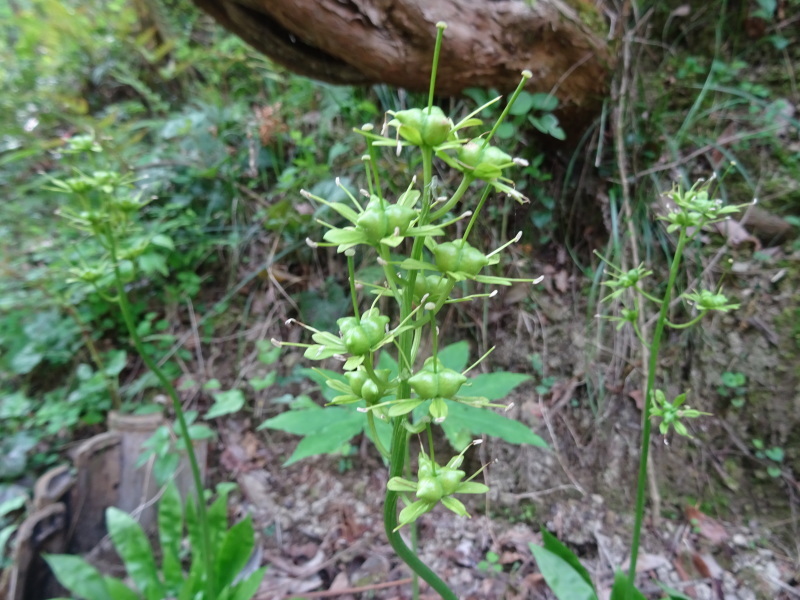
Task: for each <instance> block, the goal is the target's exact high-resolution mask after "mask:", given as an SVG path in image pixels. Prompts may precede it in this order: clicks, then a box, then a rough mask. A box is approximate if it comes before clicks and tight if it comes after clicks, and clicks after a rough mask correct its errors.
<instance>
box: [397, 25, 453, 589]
mask: <svg viewBox="0 0 800 600" xmlns="http://www.w3.org/2000/svg"><path fill="white" fill-rule="evenodd" d="M440 31H441V30H440ZM422 171H423V188H422V210H421V211H420V222H421V223H423V224H427V223H428V219H429V213H430V205H431V189H430V184H431V179H432V176H433V152H432V150H431V149H430V148H424V147H423V148H422ZM422 250H423V239H422V238H421V237H418V238H416V239H415V240H414V244H413V246H412V249H411V257H412V258H414V259H417V260H419V259H420V257H421V256H422ZM416 278H417V271H416V270H412V271H411V272H410V273H409V275H408V282H407V284H406V287H405V289H404V290H403V295H402V299H401V300H402V302H401V304H400V317H401V322H405V321H406V320H407V319H408V318H409V317H410V316H411V314H412V312H413V304H414V283H415V281H416ZM413 346H414V331H412V330H407V331H404V332H403V333H401V334H400V336H399V339H398V351H399V355H400V357H403V356H405V357H407V359H408V364H407V369H411V368H412V367H413V365H414V361H415V358H416V357H415V356H413V354H412V351H413ZM398 364H399V361H398ZM397 397H398V398H410V397H411V386H409V384H408V376H407V375H404V374H403V369H402V368H401V369H400V385H399V386H398V388H397ZM406 419H407V417H406V416H402V417H395V419H394V422H393V426H392V447H391V451H390V460H389V478H390V479H391V478H392V477H401V476H402V475H403V467H404V465H405V462H406V455H407V454H408V432H407V431H406V428H405V422H406ZM397 500H398V493H397V492H394V491H392V490H389V489H387V490H386V498H385V500H384V504H383V525H384V530H385V531H386V537H387V538H388V539H389V544H390V545H391V546H392V549H393V550H394V551H395V553H396V554H397V556H398V557H399V558H400V560H402V561H403V562H404V563H406V564H407V565H408V567H409V568H410V569H411V570H412V571H413V572H414V573H415V574H416V575H418V576H419V577H421V578H422V579H424V580H425V581H426V582H427V583H428V584H429V585H430V586H431V587H432V588H433V589H434V590H435V591H436V592H437V593H438V594H439V595H440V596H441V597H442V598H443V599H444V600H458V598H457V596H456V595H455V594H454V593H453V591H452V590H451V589H450V588H449V587H448V586H447V584H446V583H445V582H444V581H442V580H441V579H440V578H439V576H438V575H436V573H434V572H433V571H432V570H431V568H430V567H428V565H426V564H425V563H424V562H422V560H421V559H420V558H419V557H418V556H417V555H416V554H415V553H414V551H413V550H411V549H410V548H409V547H408V546H407V545H406V543H405V541H403V538H402V536H401V535H400V532H399V531H395V529H396V528H397Z"/></svg>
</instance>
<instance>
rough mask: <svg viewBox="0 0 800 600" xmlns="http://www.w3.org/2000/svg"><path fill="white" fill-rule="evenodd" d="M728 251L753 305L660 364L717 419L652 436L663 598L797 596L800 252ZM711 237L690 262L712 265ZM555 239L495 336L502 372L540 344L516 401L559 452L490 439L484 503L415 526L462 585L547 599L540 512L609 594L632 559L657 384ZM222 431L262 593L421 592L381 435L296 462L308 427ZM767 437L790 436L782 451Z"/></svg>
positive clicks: (687, 338) (500, 315)
mask: <svg viewBox="0 0 800 600" xmlns="http://www.w3.org/2000/svg"><path fill="white" fill-rule="evenodd" d="M728 251H729V253H730V255H731V256H732V257H733V259H734V262H733V263H732V266H731V267H730V273H731V275H730V276H729V277H728V278H727V280H726V284H725V288H726V292H727V293H729V294H731V295H733V296H735V297H737V298H738V299H739V300H740V301H741V303H742V308H741V309H740V310H739V311H736V312H733V313H731V314H730V315H722V316H719V317H714V318H710V319H709V320H708V321H707V322H705V323H704V325H703V327H702V328H700V329H698V330H696V332H695V334H693V335H676V336H674V337H670V338H669V339H668V340H667V341H666V343H665V347H664V352H663V360H662V364H661V365H660V366H661V369H662V373H663V374H668V376H666V377H665V379H666V380H667V381H669V382H670V387H669V390H670V391H671V392H674V393H680V391H686V390H690V401H689V402H690V404H691V405H692V407H694V408H697V409H700V410H703V411H706V412H708V413H711V415H710V416H707V417H702V418H700V419H697V420H696V421H693V422H692V430H691V433H692V435H693V437H692V438H691V439H688V438H682V437H679V436H670V437H668V438H663V437H661V436H656V439H655V441H654V442H653V445H652V458H653V460H652V465H651V471H652V473H653V479H652V481H651V486H650V490H651V498H652V493H653V491H654V490H657V497H656V499H655V501H652V500H651V503H650V511H649V516H648V519H647V521H646V532H645V537H644V544H643V550H642V553H641V554H640V559H639V571H640V574H639V576H640V582H641V587H642V589H643V590H645V591H646V592H648V596H649V597H652V598H660V597H662V594H660V591H661V588H659V585H660V584H664V585H667V586H669V587H671V588H672V589H673V590H679V591H681V592H682V593H684V594H685V595H686V597H687V598H693V599H709V600H712V599H713V600H717V599H719V600H722V599H725V600H732V599H741V600H750V599H764V600H766V599H778V598H796V597H798V596H800V562H798V556H800V554H799V553H800V547H799V546H798V540H800V533H799V531H798V529H799V528H800V524H799V523H798V515H797V508H798V494H799V493H800V488H798V483H797V480H796V479H795V473H797V472H798V470H799V469H800V462H799V461H800V455H798V448H800V443H798V442H800V439H798V438H799V437H800V427H798V425H800V423H798V421H799V420H800V418H799V417H798V414H800V411H798V408H800V407H799V406H798V403H800V396H798V368H797V365H798V358H797V355H798V333H799V331H798V327H799V326H798V318H797V317H798V315H797V312H796V311H797V305H796V290H797V286H798V283H799V282H800V268H799V267H800V253H798V252H797V251H794V252H793V253H792V252H791V251H790V250H787V249H785V248H781V247H779V246H776V247H773V248H762V249H761V250H760V251H759V255H757V256H754V252H753V249H752V248H740V249H728ZM716 252H718V250H716V251H715V252H711V253H708V255H706V253H705V252H702V253H700V254H698V255H696V256H695V258H696V259H697V260H698V261H700V262H703V263H704V264H705V265H706V266H708V265H709V264H711V265H712V267H711V269H710V270H711V271H713V270H714V267H713V262H712V261H711V258H712V257H713V256H714V254H715V253H716ZM560 254H561V253H558V252H556V253H554V255H553V257H554V260H553V262H552V263H551V264H536V265H535V266H534V269H538V270H539V272H543V273H546V274H547V275H548V279H547V280H546V281H545V283H544V284H543V286H544V289H543V290H538V293H536V294H535V298H536V301H535V302H534V303H531V302H528V301H527V299H526V297H525V294H522V293H518V291H517V290H514V289H513V288H512V290H511V291H509V292H507V293H506V294H505V295H503V296H502V297H501V298H500V299H499V300H498V301H499V302H500V303H501V306H502V307H503V308H502V310H497V311H495V310H493V311H492V314H493V315H495V318H494V319H493V320H492V321H491V322H490V323H489V336H490V337H491V339H492V340H493V343H495V344H496V345H497V347H498V348H497V350H496V352H495V353H494V354H493V355H492V363H491V368H493V369H497V370H499V369H502V370H507V371H524V372H530V371H531V356H533V355H538V356H539V357H541V365H540V367H539V369H540V373H539V376H538V378H537V380H536V381H533V382H531V383H529V384H526V385H524V386H521V387H520V388H518V389H517V390H515V391H514V392H513V394H512V397H511V398H509V400H510V401H513V402H514V406H515V409H514V415H515V417H516V418H518V419H520V420H522V421H523V422H525V423H526V424H528V425H530V426H531V427H532V428H533V429H534V430H535V431H536V432H537V433H539V434H540V435H541V436H542V437H543V438H544V439H545V440H547V442H548V443H549V444H550V446H551V449H550V450H543V449H539V448H534V447H525V446H512V445H509V444H506V443H504V442H502V441H497V440H495V439H491V440H488V441H487V443H485V444H483V445H482V446H480V451H479V452H476V453H475V454H476V456H475V457H474V459H473V462H474V465H473V466H474V467H477V466H479V465H480V464H486V463H490V467H489V468H488V469H487V471H486V475H485V477H486V481H487V483H488V484H489V485H490V487H491V492H490V494H489V496H488V497H487V498H486V499H485V500H484V499H478V500H473V501H472V502H471V503H468V508H469V510H470V512H471V514H472V515H473V518H472V519H470V520H466V519H462V518H459V517H456V516H455V515H453V514H452V513H449V512H448V511H444V510H441V509H440V508H439V509H436V510H435V511H434V512H433V513H430V514H427V515H425V516H424V517H423V518H422V519H421V520H420V522H419V540H420V541H419V547H420V551H421V554H422V557H423V558H424V559H425V560H426V561H427V562H428V563H429V564H430V565H431V566H432V567H433V568H434V570H435V571H436V572H437V573H439V574H440V575H441V576H442V577H443V578H444V579H445V580H446V581H447V582H448V583H449V584H450V585H451V586H453V587H454V589H456V591H457V593H458V594H459V597H460V598H463V599H464V600H468V599H493V598H498V599H499V598H507V599H509V600H511V599H523V598H531V599H533V598H548V597H550V596H548V594H549V592H547V591H546V587H545V585H544V583H543V581H542V579H541V575H540V574H538V571H537V570H536V568H535V565H534V563H533V559H532V555H531V551H530V549H529V546H528V545H529V544H530V543H531V542H533V543H538V542H540V534H539V533H538V531H539V530H540V528H541V527H546V528H547V529H548V530H549V531H551V532H553V533H555V534H556V535H557V536H558V537H559V539H561V540H562V541H564V542H565V543H567V544H568V545H569V546H570V547H571V548H573V549H574V550H576V551H577V552H578V554H579V555H580V556H581V558H582V559H585V560H587V561H588V564H589V565H590V569H591V571H592V574H593V576H594V577H595V580H596V581H598V582H599V585H598V589H599V590H601V591H602V592H603V593H605V596H602V595H601V598H603V597H605V598H607V597H608V593H609V590H610V587H611V584H612V583H613V573H614V571H615V570H616V569H618V568H620V566H622V565H624V563H625V561H626V560H627V559H628V556H626V552H627V551H628V550H627V548H628V545H629V538H630V531H631V529H632V517H631V515H632V506H633V501H634V496H635V487H636V469H637V459H638V446H639V440H638V435H639V431H640V420H641V412H640V407H639V406H638V405H637V400H640V399H641V395H642V392H641V391H640V388H639V386H640V385H641V382H640V381H639V379H638V376H637V375H636V374H635V371H636V369H637V367H638V365H637V364H636V363H635V359H631V360H632V361H633V362H632V363H631V364H629V363H628V362H627V361H628V359H626V358H625V357H626V356H632V355H635V352H636V348H635V347H632V346H630V344H632V343H633V341H632V340H627V339H625V336H621V335H619V334H618V333H616V332H615V331H614V328H613V327H610V326H609V327H606V328H601V323H602V322H601V321H599V320H597V319H594V318H592V317H593V315H594V312H595V310H596V307H592V306H587V300H586V294H585V293H584V292H585V288H587V287H589V286H591V282H590V281H588V280H586V279H584V278H583V276H582V275H580V274H579V273H577V272H575V271H574V270H571V269H570V267H569V266H568V265H567V263H566V261H565V260H561V261H559V255H560ZM561 258H562V259H563V256H562V257H561ZM266 304H267V305H269V301H266ZM462 310H463V309H462ZM477 310H479V309H477ZM466 320H469V316H467V317H466ZM273 327H274V330H273V331H271V328H270V327H264V328H260V330H259V331H258V333H257V335H259V336H262V337H267V338H269V337H270V336H273V335H275V336H276V337H277V336H279V335H280V334H281V329H282V324H280V323H279V322H278V320H277V319H276V320H275V321H274V324H273ZM626 344H627V345H629V346H628V347H625V346H626ZM478 345H479V346H480V344H479V343H478ZM297 358H299V357H292V356H289V357H287V363H288V364H292V363H293V362H294V361H295V359H297ZM218 367H219V365H218ZM723 373H740V374H741V375H743V376H744V378H745V381H746V384H743V385H742V386H741V388H742V389H739V390H738V391H737V394H738V396H737V397H741V399H743V402H742V403H740V402H739V401H738V400H737V401H736V402H734V403H733V404H732V402H731V401H732V398H731V396H730V394H729V392H730V390H728V389H726V387H725V385H723V380H722V376H723ZM543 384H544V387H542V386H543ZM734 404H738V405H739V406H738V407H737V406H734ZM267 410H275V409H274V407H273V408H272V409H270V408H268V409H267ZM264 416H269V415H264ZM220 433H221V439H220V444H219V451H220V452H221V454H219V471H218V472H217V475H218V476H219V478H221V479H223V480H226V479H230V480H235V481H237V482H238V483H239V486H240V492H241V507H240V510H241V512H242V513H251V514H254V515H255V516H256V521H257V522H258V523H259V524H260V526H261V530H262V531H263V532H264V533H265V535H264V536H263V538H262V549H263V561H264V562H265V563H268V564H270V565H271V566H270V569H269V571H268V574H267V577H266V580H265V582H264V585H263V586H262V592H261V593H260V595H259V596H258V597H259V598H261V599H263V600H267V599H269V600H273V599H274V600H277V599H279V598H320V597H335V598H354V599H355V598H386V599H390V598H391V599H394V598H409V597H410V589H411V587H410V584H409V583H408V580H407V578H408V576H409V572H408V570H407V568H405V567H404V566H403V565H402V564H401V563H399V561H398V560H397V559H396V558H395V557H394V556H393V552H392V550H391V548H390V547H389V545H388V543H387V542H386V537H385V535H384V533H383V525H382V518H381V514H382V501H383V495H384V489H385V487H384V486H385V481H386V478H387V471H386V468H385V466H384V465H383V463H382V462H381V461H380V460H379V457H378V455H377V453H375V451H374V449H373V448H372V447H371V445H366V444H365V445H362V447H360V448H358V449H354V451H353V453H352V454H348V455H347V456H323V457H315V458H311V459H305V460H303V461H300V462H299V463H296V464H294V465H291V466H289V467H286V468H283V467H281V463H282V462H283V461H285V460H286V458H287V457H288V456H289V455H290V454H291V452H292V450H293V448H294V446H295V444H296V438H293V437H292V436H287V435H285V434H281V433H276V432H269V433H266V432H255V431H254V430H253V427H252V423H250V422H242V421H233V420H232V421H229V422H228V423H227V424H226V425H225V426H224V427H223V428H221V430H220ZM754 439H760V440H765V444H766V448H767V449H768V448H781V449H782V454H783V459H782V460H781V461H780V463H776V461H774V460H772V459H770V458H769V457H768V456H765V455H764V453H763V451H762V450H760V449H759V448H757V447H756V446H755V445H754ZM768 454H769V453H768ZM412 456H413V450H412ZM776 464H777V466H778V471H777V472H776V471H775V470H774V469H770V467H774V466H776ZM387 582H396V583H394V584H393V585H392V586H391V587H385V586H386V584H387ZM422 589H423V595H422V597H423V598H427V597H430V598H433V597H435V595H433V596H432V595H428V596H426V595H425V594H424V590H425V587H424V584H423V587H422ZM320 590H325V591H320Z"/></svg>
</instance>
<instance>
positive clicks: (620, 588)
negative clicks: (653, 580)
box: [609, 571, 647, 600]
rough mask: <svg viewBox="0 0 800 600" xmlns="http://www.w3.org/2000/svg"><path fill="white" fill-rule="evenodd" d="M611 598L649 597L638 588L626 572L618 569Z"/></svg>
mask: <svg viewBox="0 0 800 600" xmlns="http://www.w3.org/2000/svg"><path fill="white" fill-rule="evenodd" d="M609 600H647V597H646V596H645V595H644V594H643V593H642V592H640V591H639V590H637V589H636V586H634V585H633V583H631V581H630V579H628V576H627V575H625V573H623V572H622V571H617V572H616V573H614V586H613V587H612V588H611V597H610V599H609Z"/></svg>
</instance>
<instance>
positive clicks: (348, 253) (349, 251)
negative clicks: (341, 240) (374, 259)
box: [344, 248, 356, 256]
mask: <svg viewBox="0 0 800 600" xmlns="http://www.w3.org/2000/svg"><path fill="white" fill-rule="evenodd" d="M344 255H345V256H355V255H356V251H355V250H354V249H353V248H348V249H347V250H345V251H344Z"/></svg>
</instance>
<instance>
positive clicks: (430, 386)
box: [408, 371, 439, 400]
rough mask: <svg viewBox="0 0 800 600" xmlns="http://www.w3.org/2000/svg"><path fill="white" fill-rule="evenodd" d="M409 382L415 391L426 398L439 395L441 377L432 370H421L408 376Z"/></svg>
mask: <svg viewBox="0 0 800 600" xmlns="http://www.w3.org/2000/svg"><path fill="white" fill-rule="evenodd" d="M408 384H409V385H410V386H411V389H412V390H414V393H415V394H416V395H417V396H419V397H420V398H422V399H424V400H428V399H430V398H436V397H437V396H438V395H439V378H438V377H437V376H436V373H433V372H432V371H420V372H418V373H415V374H414V375H412V376H411V377H409V378H408Z"/></svg>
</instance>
